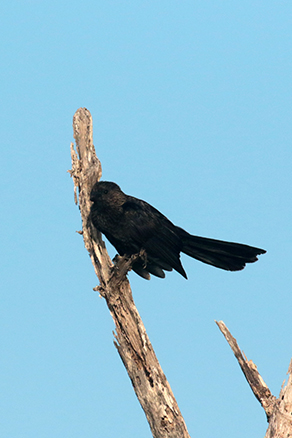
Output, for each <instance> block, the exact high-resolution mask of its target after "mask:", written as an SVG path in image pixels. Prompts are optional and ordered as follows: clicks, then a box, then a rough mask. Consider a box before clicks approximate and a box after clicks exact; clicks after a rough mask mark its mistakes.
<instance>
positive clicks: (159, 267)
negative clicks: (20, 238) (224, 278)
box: [90, 181, 266, 279]
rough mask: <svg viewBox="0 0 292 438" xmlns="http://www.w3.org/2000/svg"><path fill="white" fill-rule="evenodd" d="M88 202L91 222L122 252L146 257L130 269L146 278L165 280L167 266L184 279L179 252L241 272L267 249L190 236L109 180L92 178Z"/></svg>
mask: <svg viewBox="0 0 292 438" xmlns="http://www.w3.org/2000/svg"><path fill="white" fill-rule="evenodd" d="M90 200H91V201H92V202H93V204H92V206H91V213H90V216H91V220H92V223H93V225H94V226H95V228H96V229H97V230H98V231H100V232H101V233H102V234H104V235H105V236H106V238H107V239H108V240H109V241H110V243H111V244H112V245H113V246H114V247H115V248H116V250H117V251H118V253H119V254H120V255H121V256H123V255H125V256H131V255H133V254H137V253H140V251H141V250H144V254H145V257H144V256H143V257H140V258H138V260H136V261H135V262H134V263H133V266H132V269H133V270H134V271H135V272H136V273H137V274H138V275H140V276H141V277H143V278H146V279H150V275H149V273H150V274H153V275H156V276H157V277H161V278H164V277H165V273H164V271H172V269H175V270H176V271H177V272H179V273H180V274H181V275H182V276H183V277H185V278H187V275H186V273H185V271H184V268H183V267H182V264H181V261H180V252H183V253H185V254H187V255H189V256H190V257H193V258H195V259H197V260H200V261H201V262H204V263H208V264H209V265H213V266H216V267H217V268H221V269H225V270H226V271H240V270H241V269H243V268H244V267H245V264H246V263H253V262H255V261H257V260H258V259H257V255H259V254H264V253H265V252H266V251H265V250H263V249H260V248H254V247H252V246H248V245H243V244H241V243H232V242H224V241H222V240H215V239H208V238H205V237H199V236H192V235H191V234H189V233H187V232H186V231H185V230H183V229H182V228H180V227H177V226H176V225H174V224H173V223H172V222H170V220H168V219H167V218H166V217H165V216H163V214H161V213H160V212H159V211H158V210H156V208H154V207H152V206H151V205H150V204H148V203H147V202H145V201H142V200H141V199H137V198H134V197H133V196H128V195H126V194H125V193H123V192H122V190H121V189H120V187H119V186H118V185H117V184H115V183H113V182H107V181H101V182H97V183H96V184H95V185H94V186H93V188H92V190H91V193H90Z"/></svg>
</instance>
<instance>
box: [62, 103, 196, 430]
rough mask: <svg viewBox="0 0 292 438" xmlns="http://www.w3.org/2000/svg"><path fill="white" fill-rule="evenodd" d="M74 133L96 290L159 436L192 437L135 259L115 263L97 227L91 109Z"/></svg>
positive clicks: (82, 113) (76, 121)
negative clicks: (138, 295)
mask: <svg viewBox="0 0 292 438" xmlns="http://www.w3.org/2000/svg"><path fill="white" fill-rule="evenodd" d="M73 130H74V138H75V141H76V149H77V152H76V151H75V149H74V146H73V145H71V159H72V170H71V171H70V174H71V176H72V178H73V181H74V199H75V202H76V203H77V198H78V197H77V192H78V193H79V209H80V213H81V218H82V229H83V233H82V235H83V239H84V244H85V247H86V249H87V251H88V252H89V255H90V257H91V261H92V263H93V266H94V269H95V272H96V275H97V276H98V278H99V282H100V284H99V286H97V287H96V288H95V289H96V290H98V291H99V292H100V294H101V296H103V297H104V298H105V300H106V302H107V305H108V308H109V310H110V313H111V315H112V317H113V320H114V323H115V327H116V334H115V342H114V344H115V346H116V348H117V350H118V352H119V355H120V357H121V359H122V361H123V363H124V365H125V367H126V369H127V372H128V375H129V377H130V379H131V382H132V384H133V387H134V390H135V393H136V395H137V397H138V399H139V402H140V404H141V406H142V408H143V410H144V412H145V415H146V417H147V420H148V422H149V425H150V428H151V432H152V434H153V436H154V437H155V438H189V434H188V431H187V428H186V425H185V422H184V419H183V417H182V415H181V412H180V410H179V407H178V405H177V402H176V400H175V398H174V395H173V393H172V391H171V388H170V385H169V383H168V381H167V380H166V377H165V375H164V373H163V371H162V369H161V367H160V364H159V362H158V360H157V358H156V355H155V353H154V350H153V347H152V345H151V343H150V340H149V338H148V336H147V333H146V330H145V327H144V325H143V322H142V320H141V317H140V315H139V313H138V311H137V308H136V306H135V303H134V301H133V297H132V292H131V288H130V284H129V281H128V279H127V277H126V274H127V272H128V271H129V269H130V268H131V265H132V262H133V258H131V259H129V260H127V259H125V258H124V257H119V258H118V261H117V262H116V264H115V265H113V263H112V261H111V259H110V257H109V256H108V253H107V251H106V248H105V244H104V242H103V241H102V239H101V235H100V234H99V233H97V232H96V230H95V229H94V228H93V227H92V225H91V221H90V218H89V213H90V206H91V202H90V199H89V194H90V191H91V188H92V186H93V184H94V183H95V182H96V181H98V180H99V179H100V177H101V165H100V162H99V160H98V158H97V157H96V154H95V149H94V146H93V141H92V118H91V115H90V112H89V111H88V110H87V109H86V108H80V109H79V110H77V111H76V113H75V115H74V118H73ZM133 257H134V258H135V256H133ZM137 435H138V433H137Z"/></svg>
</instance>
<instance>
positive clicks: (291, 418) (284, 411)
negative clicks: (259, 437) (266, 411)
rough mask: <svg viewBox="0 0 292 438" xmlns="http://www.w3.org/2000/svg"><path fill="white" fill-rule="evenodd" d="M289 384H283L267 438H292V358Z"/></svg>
mask: <svg viewBox="0 0 292 438" xmlns="http://www.w3.org/2000/svg"><path fill="white" fill-rule="evenodd" d="M287 374H288V375H289V377H288V382H287V385H286V386H284V383H285V382H283V385H282V388H281V392H280V395H279V398H278V399H277V401H276V403H275V407H274V411H273V413H272V415H271V417H270V420H269V427H268V430H267V433H266V435H265V438H289V437H290V438H291V436H292V359H291V361H290V365H289V368H288V372H287Z"/></svg>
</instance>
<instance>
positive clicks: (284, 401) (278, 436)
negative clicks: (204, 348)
mask: <svg viewBox="0 0 292 438" xmlns="http://www.w3.org/2000/svg"><path fill="white" fill-rule="evenodd" d="M215 322H216V324H217V325H218V327H219V329H220V330H221V332H222V333H223V335H224V337H225V339H226V340H227V342H228V344H229V345H230V347H231V349H232V351H233V353H234V355H235V357H236V359H237V361H238V363H239V365H240V368H241V369H242V371H243V373H244V375H245V377H246V380H247V382H248V384H249V386H250V387H251V389H252V391H253V393H254V395H255V396H256V398H257V399H258V401H259V402H260V403H261V405H262V407H263V408H264V410H265V412H266V415H267V419H268V422H269V427H268V430H267V433H266V435H265V438H288V437H290V438H291V437H292V378H291V371H292V360H291V362H290V366H289V370H288V374H289V378H288V382H287V385H286V386H285V387H284V384H283V387H282V389H281V392H280V395H279V398H278V399H276V397H275V396H273V395H272V393H271V391H270V390H269V388H268V386H267V385H266V383H265V382H264V380H263V378H262V377H261V375H260V374H259V372H258V370H257V367H256V365H255V364H254V363H253V362H252V361H251V360H247V358H246V357H244V356H243V354H242V352H241V350H240V348H239V346H238V344H237V342H236V339H235V338H234V337H233V336H232V335H231V333H230V331H229V330H228V328H227V327H226V325H225V324H224V322H223V321H219V322H217V321H215Z"/></svg>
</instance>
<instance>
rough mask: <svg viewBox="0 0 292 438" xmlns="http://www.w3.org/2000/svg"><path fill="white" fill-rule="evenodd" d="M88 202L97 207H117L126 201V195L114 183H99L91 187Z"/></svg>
mask: <svg viewBox="0 0 292 438" xmlns="http://www.w3.org/2000/svg"><path fill="white" fill-rule="evenodd" d="M90 200H91V201H92V202H94V204H96V205H98V206H104V207H111V206H112V207H119V206H121V205H123V204H124V202H125V201H126V195H125V194H124V193H123V192H122V190H121V189H120V187H119V186H118V185H117V184H116V183H113V182H109V181H100V182H97V183H95V184H94V186H93V187H92V190H91V192H90Z"/></svg>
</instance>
